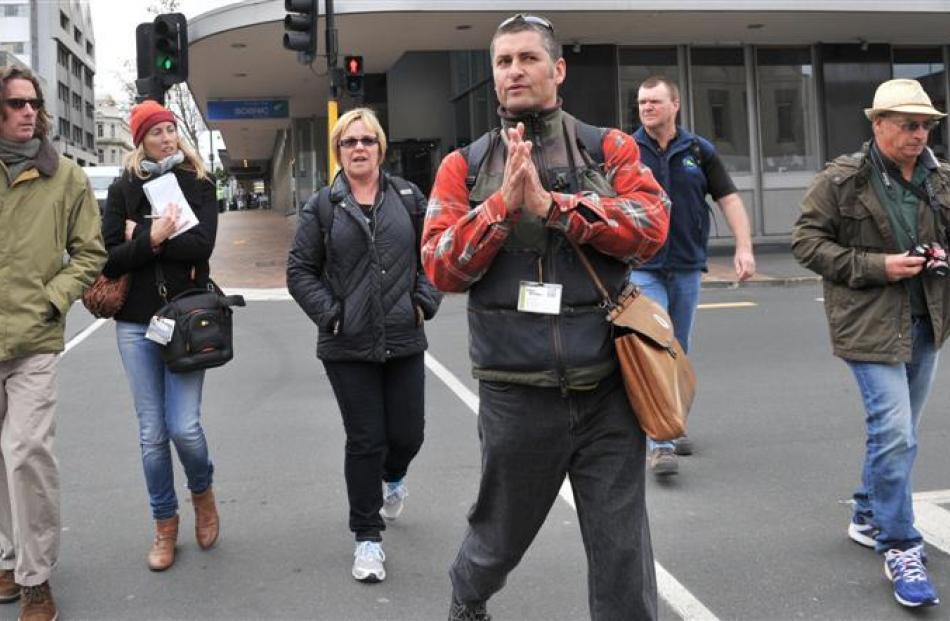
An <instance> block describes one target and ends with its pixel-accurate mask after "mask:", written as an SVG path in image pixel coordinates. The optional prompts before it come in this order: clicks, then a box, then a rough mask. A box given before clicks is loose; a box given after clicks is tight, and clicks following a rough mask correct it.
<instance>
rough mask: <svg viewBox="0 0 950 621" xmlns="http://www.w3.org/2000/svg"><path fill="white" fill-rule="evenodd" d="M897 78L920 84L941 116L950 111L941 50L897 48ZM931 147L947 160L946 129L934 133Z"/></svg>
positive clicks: (895, 74)
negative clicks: (949, 109)
mask: <svg viewBox="0 0 950 621" xmlns="http://www.w3.org/2000/svg"><path fill="white" fill-rule="evenodd" d="M894 77H895V78H910V79H911V80H917V81H918V82H920V85H921V86H923V87H924V90H925V91H927V94H928V95H929V96H930V101H932V102H933V104H934V107H935V108H937V109H938V110H940V111H941V112H946V111H947V97H946V95H945V90H944V80H945V78H944V67H943V54H942V53H941V50H940V48H939V47H917V48H894ZM930 147H931V148H932V149H933V150H934V153H936V154H937V156H938V157H941V158H943V159H947V143H946V131H945V129H944V128H943V125H940V126H938V128H937V129H935V130H934V131H932V132H930Z"/></svg>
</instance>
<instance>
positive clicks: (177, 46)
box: [152, 13, 188, 89]
mask: <svg viewBox="0 0 950 621" xmlns="http://www.w3.org/2000/svg"><path fill="white" fill-rule="evenodd" d="M152 67H153V71H154V73H153V75H154V76H155V78H156V80H157V82H158V83H159V84H160V85H161V86H162V87H163V88H166V89H167V88H169V87H170V86H173V85H175V84H178V83H179V82H184V81H185V80H187V79H188V20H187V19H185V16H184V15H182V14H181V13H162V14H161V15H157V16H156V17H155V21H153V22H152Z"/></svg>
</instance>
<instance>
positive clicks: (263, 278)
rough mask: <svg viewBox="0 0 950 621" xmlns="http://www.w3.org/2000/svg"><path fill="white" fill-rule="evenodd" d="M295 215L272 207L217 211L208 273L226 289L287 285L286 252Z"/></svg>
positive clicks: (270, 287)
mask: <svg viewBox="0 0 950 621" xmlns="http://www.w3.org/2000/svg"><path fill="white" fill-rule="evenodd" d="M296 226H297V217H296V216H286V215H284V213H283V212H282V211H275V210H273V209H263V210H262V209H251V210H246V211H227V212H224V213H221V214H218V238H217V242H216V243H215V247H214V254H213V255H212V256H211V275H212V277H213V278H214V279H215V282H217V283H218V285H220V286H221V287H225V288H227V289H282V288H284V287H286V286H287V281H286V269H287V252H288V251H289V250H290V245H291V243H293V239H294V231H295V229H296Z"/></svg>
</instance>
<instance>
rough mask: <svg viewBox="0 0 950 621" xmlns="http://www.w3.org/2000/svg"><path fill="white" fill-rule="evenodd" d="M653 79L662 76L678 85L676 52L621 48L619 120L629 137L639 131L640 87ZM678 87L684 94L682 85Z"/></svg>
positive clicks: (669, 48)
mask: <svg viewBox="0 0 950 621" xmlns="http://www.w3.org/2000/svg"><path fill="white" fill-rule="evenodd" d="M653 75H663V76H666V77H667V78H669V79H671V80H673V81H674V82H678V78H679V70H678V67H677V62H676V48H674V47H664V48H638V47H624V48H620V111H621V112H620V118H621V123H622V129H623V131H625V132H627V133H633V132H634V131H636V129H637V128H638V127H640V114H639V112H638V111H637V91H638V90H639V88H640V84H642V83H643V81H644V80H646V79H647V78H649V77H650V76H653ZM679 86H680V91H681V92H682V90H683V88H682V86H683V85H682V84H680V85H679ZM681 96H682V95H681Z"/></svg>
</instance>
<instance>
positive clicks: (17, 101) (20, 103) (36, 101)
mask: <svg viewBox="0 0 950 621" xmlns="http://www.w3.org/2000/svg"><path fill="white" fill-rule="evenodd" d="M3 103H4V105H7V106H10V107H11V108H13V109H14V110H22V109H23V107H24V106H26V105H27V104H30V107H31V108H33V110H39V109H40V108H42V107H43V100H42V99H40V98H39V97H34V98H31V99H28V98H24V97H11V98H9V99H4V100H3Z"/></svg>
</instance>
